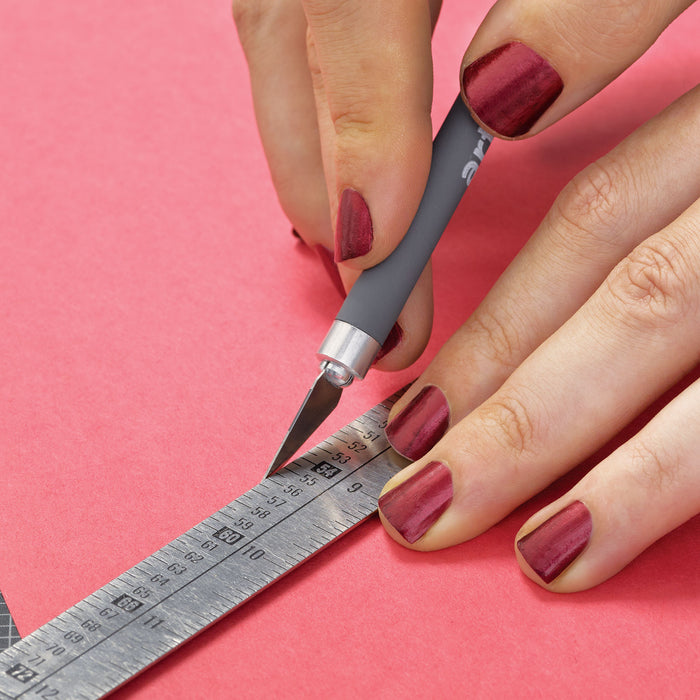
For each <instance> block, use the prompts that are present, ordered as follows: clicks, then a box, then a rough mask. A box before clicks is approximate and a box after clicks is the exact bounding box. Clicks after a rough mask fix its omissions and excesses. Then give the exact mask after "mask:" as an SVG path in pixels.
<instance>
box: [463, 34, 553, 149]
mask: <svg viewBox="0 0 700 700" xmlns="http://www.w3.org/2000/svg"><path fill="white" fill-rule="evenodd" d="M462 85H463V88H464V95H465V97H466V99H467V102H468V103H469V106H470V107H471V108H472V110H473V111H474V113H475V114H476V116H477V117H479V119H480V120H481V121H482V122H483V123H484V124H485V125H486V126H488V127H489V128H490V129H492V130H493V131H495V132H496V133H498V134H501V135H502V136H510V137H513V136H522V135H523V134H526V133H527V132H528V131H530V129H531V128H532V127H533V126H534V124H535V122H536V121H537V120H538V119H539V118H540V117H541V116H542V115H543V114H544V113H545V112H546V111H547V109H549V107H550V106H551V104H552V103H553V102H554V100H556V99H557V97H559V93H561V91H562V89H563V87H564V83H563V82H562V80H561V78H560V77H559V73H557V72H556V71H555V70H554V68H552V66H551V65H550V64H549V63H548V62H547V61H546V60H545V59H544V58H542V56H540V55H539V54H538V53H535V52H534V51H533V50H532V49H531V48H529V47H528V46H525V44H521V43H520V42H518V41H512V42H510V43H509V44H504V45H503V46H499V47H498V48H497V49H494V50H493V51H490V52H489V53H487V54H486V55H485V56H482V57H481V58H479V59H477V60H476V61H474V63H472V64H470V65H469V66H467V67H466V68H465V70H464V74H463V76H462Z"/></svg>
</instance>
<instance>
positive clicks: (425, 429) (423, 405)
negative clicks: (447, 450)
mask: <svg viewBox="0 0 700 700" xmlns="http://www.w3.org/2000/svg"><path fill="white" fill-rule="evenodd" d="M449 425H450V407H449V404H448V403H447V398H446V397H445V394H443V393H442V391H440V389H439V388H438V387H436V386H432V385H430V386H426V387H423V389H421V391H420V393H419V394H418V395H417V396H416V397H415V398H414V399H413V401H411V403H409V404H408V406H406V408H404V409H403V411H401V413H399V415H398V416H396V418H394V419H393V420H392V421H391V423H389V425H387V426H386V436H387V438H388V439H389V442H390V443H391V446H392V447H393V448H394V449H395V450H396V451H397V452H398V453H399V454H402V455H403V456H404V457H407V458H408V459H410V460H412V461H414V462H415V461H416V460H417V459H420V458H421V457H422V456H423V455H425V454H426V453H427V452H428V451H429V450H430V449H431V448H432V447H433V446H434V445H435V443H436V442H437V441H438V440H439V439H440V438H441V437H442V436H443V435H444V434H445V433H446V432H447V428H448V427H449Z"/></svg>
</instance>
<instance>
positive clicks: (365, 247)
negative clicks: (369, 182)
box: [335, 188, 374, 262]
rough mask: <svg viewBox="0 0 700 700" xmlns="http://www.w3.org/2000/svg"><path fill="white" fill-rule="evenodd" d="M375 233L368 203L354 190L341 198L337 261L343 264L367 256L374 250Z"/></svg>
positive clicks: (336, 238) (344, 192) (345, 193)
mask: <svg viewBox="0 0 700 700" xmlns="http://www.w3.org/2000/svg"><path fill="white" fill-rule="evenodd" d="M373 239H374V232H373V229H372V217H371V216H370V213H369V207H368V206H367V202H365V200H364V199H363V198H362V195H361V194H360V193H359V192H357V191H356V190H353V189H350V188H348V189H346V190H344V191H343V194H342V196H341V198H340V206H339V207H338V222H337V225H336V232H335V261H336V262H343V261H344V260H350V259H351V258H359V257H360V256H361V255H366V254H367V253H369V251H370V250H371V248H372V241H373Z"/></svg>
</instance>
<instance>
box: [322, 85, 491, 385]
mask: <svg viewBox="0 0 700 700" xmlns="http://www.w3.org/2000/svg"><path fill="white" fill-rule="evenodd" d="M491 139H492V136H491V135H490V134H488V133H487V132H485V131H484V130H483V129H481V127H479V126H478V124H476V122H475V121H474V120H473V119H472V117H471V115H470V114H469V110H468V109H467V107H466V106H465V104H464V102H463V101H462V98H461V96H459V95H458V96H457V99H456V100H455V102H454V104H453V105H452V108H451V109H450V112H449V113H448V115H447V117H446V118H445V121H444V122H443V124H442V126H441V127H440V130H439V131H438V133H437V136H436V137H435V141H434V142H433V156H432V162H431V166H430V174H429V175H428V183H427V185H426V188H425V192H424V194H423V199H422V200H421V203H420V205H419V207H418V211H417V212H416V215H415V217H414V219H413V222H412V223H411V226H410V227H409V229H408V231H407V232H406V235H405V236H404V237H403V240H402V241H401V242H400V243H399V245H398V246H397V247H396V249H395V250H394V251H393V252H392V253H391V255H389V257H387V258H386V259H385V260H383V261H382V262H381V263H379V264H378V265H376V266H375V267H372V268H369V269H367V270H365V271H364V272H363V273H362V274H361V275H360V277H359V279H358V280H357V281H356V282H355V284H354V285H353V287H352V289H351V290H350V292H349V294H348V296H347V299H346V300H345V303H344V304H343V306H342V307H341V309H340V311H339V312H338V315H337V316H336V321H335V323H334V324H333V327H332V328H331V331H330V332H329V334H328V336H327V337H326V340H325V341H324V343H323V345H322V346H321V349H320V350H319V356H320V357H321V358H322V359H323V360H330V361H331V362H338V363H340V364H341V365H342V366H343V367H347V368H348V369H349V370H350V372H351V374H352V375H353V376H354V377H358V378H362V377H364V375H365V374H366V372H367V370H368V369H369V367H370V365H371V364H372V361H373V360H374V357H375V355H376V353H377V351H378V349H379V348H380V347H381V345H382V343H384V341H385V340H386V338H387V336H388V335H389V332H390V331H391V328H392V326H393V325H394V323H395V322H396V319H397V318H398V316H399V313H400V312H401V310H402V309H403V307H404V304H405V303H406V300H407V299H408V296H409V295H410V293H411V290H412V289H413V287H414V286H415V285H416V282H417V281H418V278H419V277H420V275H421V272H422V271H423V269H424V268H425V266H426V264H427V263H428V260H429V259H430V256H431V254H432V252H433V250H434V248H435V246H436V245H437V242H438V241H439V240H440V236H441V235H442V233H443V231H444V230H445V228H446V227H447V224H448V222H449V221H450V219H451V218H452V215H453V214H454V212H455V209H456V208H457V205H458V204H459V202H460V200H461V199H462V196H463V194H464V192H465V190H466V189H467V186H468V185H469V183H470V182H471V179H472V177H473V176H474V173H475V172H476V170H477V168H478V167H479V165H480V164H481V161H482V159H483V157H484V154H485V153H486V150H487V149H488V147H489V144H490V143H491ZM355 329H356V330H355ZM357 331H359V333H358V332H357ZM348 334H350V335H353V338H352V339H348V338H346V337H344V336H348ZM358 338H359V339H363V340H364V341H365V343H364V344H365V346H366V347H364V349H363V350H362V351H359V352H358V351H357V349H354V350H353V351H352V352H351V353H350V354H349V355H348V353H347V352H346V350H347V348H345V346H347V345H348V343H349V344H350V345H353V344H355V345H357V344H358V342H359V343H360V344H362V343H361V342H360V341H358ZM344 341H345V342H344ZM338 348H345V350H338ZM350 381H352V379H350Z"/></svg>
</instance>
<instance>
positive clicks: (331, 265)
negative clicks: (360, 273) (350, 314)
mask: <svg viewBox="0 0 700 700" xmlns="http://www.w3.org/2000/svg"><path fill="white" fill-rule="evenodd" d="M314 250H315V251H316V254H317V255H318V257H319V258H320V259H321V264H322V265H323V269H324V270H325V271H326V272H327V273H328V276H329V277H330V278H331V282H332V283H333V286H334V287H335V288H336V289H337V290H338V293H339V294H340V295H341V296H342V297H343V298H345V296H346V292H345V287H344V286H343V280H342V279H340V273H339V272H338V266H337V265H336V263H335V260H334V259H333V252H332V251H330V250H328V248H326V246H324V245H317V246H314Z"/></svg>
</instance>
